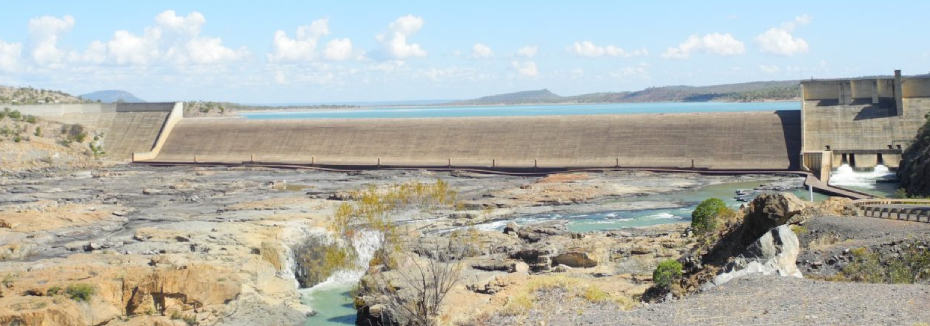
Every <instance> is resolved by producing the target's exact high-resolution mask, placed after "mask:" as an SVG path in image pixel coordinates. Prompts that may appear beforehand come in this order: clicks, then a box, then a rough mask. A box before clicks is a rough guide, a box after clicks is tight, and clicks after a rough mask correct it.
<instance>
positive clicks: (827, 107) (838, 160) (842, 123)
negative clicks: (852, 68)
mask: <svg viewBox="0 0 930 326" xmlns="http://www.w3.org/2000/svg"><path fill="white" fill-rule="evenodd" d="M801 89H802V94H803V101H802V108H801V111H802V112H803V117H802V121H803V131H802V139H803V154H802V155H803V156H802V157H803V162H804V164H803V165H804V167H805V168H807V169H810V170H813V171H819V172H820V179H821V180H826V179H827V178H828V177H829V172H830V171H831V170H832V169H834V168H836V167H838V166H840V165H842V164H848V165H850V166H852V167H853V168H860V169H871V168H873V167H875V166H876V165H878V164H883V165H885V166H888V167H891V168H896V167H898V163H899V161H900V160H901V153H902V150H903V149H904V148H907V146H908V145H909V144H910V143H911V142H913V141H914V137H915V136H916V135H917V131H918V130H919V129H920V127H921V126H923V125H924V123H925V122H926V121H927V118H926V117H927V115H928V114H930V78H928V77H926V76H903V75H902V74H901V71H900V70H898V71H895V75H894V76H893V77H864V78H852V79H831V80H809V81H807V80H805V81H802V82H801Z"/></svg>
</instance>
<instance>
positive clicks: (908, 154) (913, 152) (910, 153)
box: [898, 119, 930, 197]
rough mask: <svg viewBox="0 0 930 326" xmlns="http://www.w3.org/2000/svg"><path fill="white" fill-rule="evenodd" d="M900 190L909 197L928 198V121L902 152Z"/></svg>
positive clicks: (929, 153)
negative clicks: (905, 192)
mask: <svg viewBox="0 0 930 326" xmlns="http://www.w3.org/2000/svg"><path fill="white" fill-rule="evenodd" d="M898 178H899V179H901V188H903V189H904V190H905V191H907V194H908V195H911V196H922V197H926V196H930V119H928V120H927V123H925V124H924V126H923V127H921V128H920V131H918V132H917V137H916V138H915V139H914V142H913V143H911V145H910V146H908V147H907V149H906V150H904V155H903V156H902V157H901V164H900V166H899V167H898Z"/></svg>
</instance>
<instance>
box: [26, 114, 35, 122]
mask: <svg viewBox="0 0 930 326" xmlns="http://www.w3.org/2000/svg"><path fill="white" fill-rule="evenodd" d="M24 120H26V122H28V123H31V124H35V123H36V121H37V119H36V116H34V115H27V116H26V118H25V119H24Z"/></svg>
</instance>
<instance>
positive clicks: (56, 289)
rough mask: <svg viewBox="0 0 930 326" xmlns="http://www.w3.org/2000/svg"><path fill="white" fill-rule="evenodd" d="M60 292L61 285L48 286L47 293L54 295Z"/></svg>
mask: <svg viewBox="0 0 930 326" xmlns="http://www.w3.org/2000/svg"><path fill="white" fill-rule="evenodd" d="M60 293H61V287H60V286H57V285H56V286H53V287H50V288H48V291H46V292H45V295H48V296H53V295H58V294H60Z"/></svg>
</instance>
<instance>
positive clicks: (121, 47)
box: [107, 28, 161, 65]
mask: <svg viewBox="0 0 930 326" xmlns="http://www.w3.org/2000/svg"><path fill="white" fill-rule="evenodd" d="M160 38H161V30H159V29H154V28H146V30H145V33H144V34H143V35H142V36H136V35H134V34H132V33H130V32H128V31H116V32H114V33H113V38H112V39H110V40H109V41H107V55H108V58H110V60H113V62H115V63H116V64H120V65H125V64H131V65H148V64H151V63H154V62H155V61H156V60H158V59H159V57H160V55H161V53H160V51H159V49H158V40H159V39H160Z"/></svg>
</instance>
